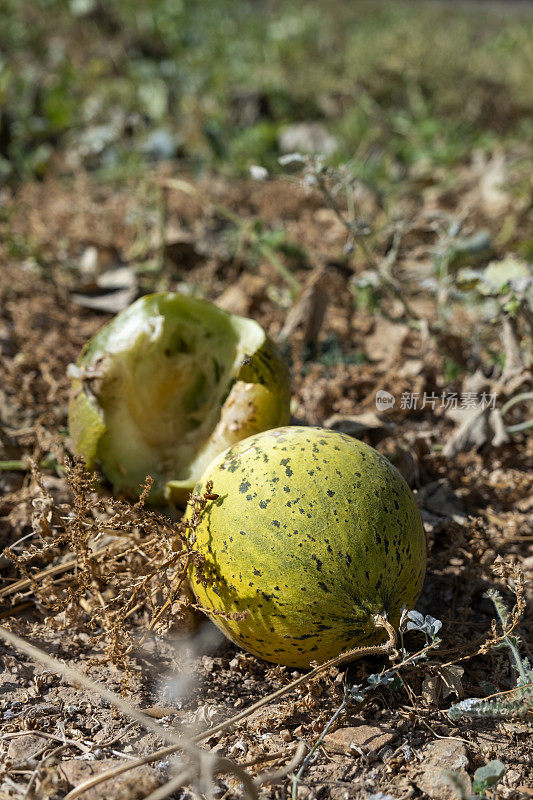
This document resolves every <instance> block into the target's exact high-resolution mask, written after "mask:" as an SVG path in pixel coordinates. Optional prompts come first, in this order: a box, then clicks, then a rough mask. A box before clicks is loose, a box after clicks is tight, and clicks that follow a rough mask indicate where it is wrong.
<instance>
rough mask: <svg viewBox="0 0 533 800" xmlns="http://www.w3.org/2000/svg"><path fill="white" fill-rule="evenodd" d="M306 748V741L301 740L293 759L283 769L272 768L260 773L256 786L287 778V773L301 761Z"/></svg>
mask: <svg viewBox="0 0 533 800" xmlns="http://www.w3.org/2000/svg"><path fill="white" fill-rule="evenodd" d="M306 750H307V745H306V743H305V742H300V743H299V744H298V747H297V748H296V752H295V753H294V755H293V757H292V758H291V760H290V761H289V762H288V763H287V764H285V766H284V767H282V768H281V769H278V770H270V772H263V774H262V775H258V776H257V778H256V779H255V783H256V786H263V785H264V784H265V783H270V784H272V783H279V782H280V781H282V780H283V778H286V777H287V775H289V774H290V773H291V772H292V771H293V770H294V769H296V767H297V766H298V764H299V763H300V761H301V760H302V759H303V757H304V755H305V751H306Z"/></svg>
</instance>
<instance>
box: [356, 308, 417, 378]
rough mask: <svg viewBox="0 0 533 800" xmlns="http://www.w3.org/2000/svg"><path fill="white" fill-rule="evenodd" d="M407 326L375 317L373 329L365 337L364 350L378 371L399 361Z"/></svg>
mask: <svg viewBox="0 0 533 800" xmlns="http://www.w3.org/2000/svg"><path fill="white" fill-rule="evenodd" d="M409 332H410V331H409V326H408V325H403V324H400V323H398V322H392V321H391V320H388V319H385V317H377V318H376V323H375V326H374V331H373V333H371V334H370V335H369V336H367V337H366V338H365V352H366V354H367V356H368V357H369V358H370V359H371V361H374V362H375V363H376V365H377V367H378V369H379V371H380V372H386V371H387V370H388V369H390V368H391V367H392V365H393V364H394V363H395V361H400V360H401V358H400V356H401V352H402V347H403V345H404V342H405V341H406V339H407V337H408V336H409Z"/></svg>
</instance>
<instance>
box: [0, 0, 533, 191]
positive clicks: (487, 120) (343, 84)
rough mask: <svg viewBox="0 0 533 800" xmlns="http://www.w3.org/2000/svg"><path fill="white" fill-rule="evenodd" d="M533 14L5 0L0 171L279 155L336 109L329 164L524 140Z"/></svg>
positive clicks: (379, 166) (377, 169)
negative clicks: (292, 137) (296, 127)
mask: <svg viewBox="0 0 533 800" xmlns="http://www.w3.org/2000/svg"><path fill="white" fill-rule="evenodd" d="M532 28H533V20H532V19H531V17H530V16H528V15H522V16H516V17H515V16H514V15H502V16H500V15H498V14H491V13H489V14H484V15H483V17H482V18H481V17H480V14H479V12H478V11H477V10H475V11H470V10H465V9H456V8H455V7H453V6H451V5H448V6H446V7H441V6H437V5H435V6H433V5H432V4H428V3H423V2H419V1H418V0H417V1H413V2H409V3H394V2H388V3H379V4H376V3H372V2H370V1H369V0H362V2H359V3H338V4H335V6H334V7H332V6H328V8H327V13H324V2H323V0H322V2H319V1H318V0H315V2H310V3H307V4H306V5H305V6H301V4H296V3H294V0H280V2H278V3H276V4H274V5H269V4H268V5H267V4H262V5H258V4H257V3H256V2H253V0H216V1H215V0H202V1H200V0H192V1H191V2H187V3H185V2H183V0H145V2H143V3H142V5H139V4H138V3H136V2H133V0H112V1H111V2H109V3H105V4H104V3H103V2H102V0H69V1H67V0H62V1H61V2H57V0H33V2H31V3H30V2H29V0H4V2H3V5H2V12H1V14H0V53H2V56H1V57H0V179H3V180H8V179H11V180H13V179H20V178H25V177H28V176H31V175H36V176H40V175H44V174H45V173H46V171H47V170H48V169H50V167H51V166H52V165H53V163H54V159H53V156H54V155H55V154H57V153H59V154H60V155H61V157H62V158H63V157H64V158H65V162H66V166H67V167H68V168H69V169H72V168H76V167H77V166H78V165H83V166H88V167H89V168H91V169H105V170H107V171H109V170H113V169H118V167H119V166H120V165H121V164H122V163H124V162H127V163H128V166H129V169H142V167H143V165H144V164H145V163H146V161H150V160H155V159H160V158H175V157H176V156H179V157H181V158H185V159H186V160H187V161H188V163H190V164H191V165H193V166H195V167H197V166H212V165H216V166H218V167H221V166H223V167H224V168H225V169H227V170H229V171H230V172H233V173H234V174H235V173H244V172H245V171H246V170H247V169H248V167H249V166H250V165H251V164H253V163H260V164H262V165H263V166H266V167H269V168H271V169H275V168H276V162H275V159H276V156H277V155H279V153H278V142H277V137H278V132H279V131H280V129H281V127H282V126H283V125H285V124H290V123H292V122H301V121H310V120H317V119H323V120H324V121H325V122H327V124H328V127H330V129H331V130H332V132H333V133H334V134H335V135H336V136H337V137H338V139H339V149H338V152H337V154H336V155H335V156H334V157H332V158H333V161H336V163H342V162H345V161H347V160H349V159H352V160H354V161H355V162H356V163H357V168H358V170H359V172H360V173H361V174H364V176H365V179H367V180H373V181H377V180H383V178H384V177H385V178H386V180H387V182H388V183H389V184H390V186H394V185H399V183H400V182H401V179H402V170H404V169H406V168H408V167H409V166H410V165H413V164H417V165H425V168H428V169H432V168H434V167H435V166H438V165H439V164H449V163H452V162H456V161H457V160H458V159H460V158H462V157H463V156H464V155H465V154H466V153H467V152H469V151H471V150H472V148H473V147H490V146H492V145H494V143H495V142H497V141H500V140H502V139H504V138H513V137H515V138H520V137H525V135H526V133H527V131H526V127H525V126H527V122H526V120H527V118H528V116H529V114H530V112H531V98H530V93H529V77H530V62H529V60H528V49H529V42H530V41H531V33H532ZM152 135H155V140H152V139H151V138H150V137H151V136H152ZM132 152H135V153H138V155H139V158H138V159H137V160H135V159H134V160H131V154H132ZM354 154H355V155H354ZM107 174H109V172H108V173H107Z"/></svg>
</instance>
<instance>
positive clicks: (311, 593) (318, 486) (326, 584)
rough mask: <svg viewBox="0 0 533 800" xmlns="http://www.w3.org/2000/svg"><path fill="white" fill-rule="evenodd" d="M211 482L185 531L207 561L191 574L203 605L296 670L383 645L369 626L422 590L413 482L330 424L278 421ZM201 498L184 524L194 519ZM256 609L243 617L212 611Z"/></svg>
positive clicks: (248, 645) (209, 473)
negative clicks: (326, 427) (357, 649)
mask: <svg viewBox="0 0 533 800" xmlns="http://www.w3.org/2000/svg"><path fill="white" fill-rule="evenodd" d="M208 481H212V482H213V488H212V489H211V494H216V495H218V498H217V499H215V500H209V501H208V502H207V505H206V507H205V509H204V511H203V512H202V513H201V516H200V522H199V524H198V525H197V527H196V529H195V530H191V531H190V533H189V536H190V540H191V542H192V543H193V546H194V548H195V549H196V550H198V551H199V552H200V553H202V554H203V556H204V557H205V565H204V570H203V576H204V578H205V579H207V580H208V581H209V582H208V583H206V582H205V581H203V580H199V579H198V577H197V576H196V575H195V573H194V572H193V571H191V575H190V579H191V585H192V588H193V590H194V592H195V594H196V597H197V599H198V601H199V603H200V604H201V605H202V607H203V608H204V609H206V610H207V611H208V612H215V613H213V614H212V616H211V618H212V620H213V622H214V623H215V624H216V625H217V626H218V627H219V628H220V630H221V631H222V632H223V633H224V634H225V635H226V636H228V637H229V638H230V639H231V640H232V641H233V642H235V643H236V644H238V645H240V646H241V647H242V648H243V649H245V650H248V651H249V652H250V653H253V654H254V655H256V656H259V657H260V658H263V659H265V660H266V661H272V662H274V663H276V664H285V665H287V666H291V667H309V666H310V664H311V662H318V663H323V662H324V661H327V660H328V659H330V658H334V657H335V656H337V655H339V654H340V653H342V652H344V651H346V650H349V649H351V648H354V647H358V646H363V645H368V644H378V643H380V642H381V641H383V639H384V638H385V637H384V632H383V630H382V629H377V628H375V627H374V625H373V623H372V616H373V615H374V614H376V613H379V614H386V615H387V617H388V619H389V621H390V622H391V623H392V624H393V625H394V626H397V625H398V622H399V618H400V614H401V611H402V608H403V607H404V606H407V607H408V608H412V607H413V606H414V604H415V602H416V600H417V598H418V595H419V594H420V591H421V588H422V583H423V581H424V574H425V565H426V542H425V535H424V529H423V526H422V520H421V518H420V514H419V511H418V508H417V506H416V503H415V499H414V497H413V494H412V493H411V491H410V489H409V487H408V486H407V484H406V482H405V481H404V479H403V478H402V476H401V475H400V473H399V472H398V471H397V470H396V468H395V467H393V466H392V464H391V463H390V462H389V461H388V460H387V459H386V458H384V457H383V456H382V455H380V454H379V453H378V452H377V451H376V450H374V449H373V448H372V447H369V446H368V445H366V444H364V443H362V442H360V441H357V440H356V439H352V438H350V437H349V436H346V435H344V434H341V433H337V432H334V431H329V430H324V429H322V428H305V427H296V426H295V427H282V428H277V429H275V430H270V431H266V432H265V433H261V434H258V435H257V436H251V437H249V438H247V439H245V440H244V441H241V442H239V443H238V444H236V445H235V446H234V447H231V448H229V449H228V450H226V451H225V452H224V453H222V454H221V455H220V456H218V458H216V459H215V460H214V461H213V463H212V464H211V465H210V466H209V467H208V468H207V469H206V471H205V472H204V474H203V476H202V479H201V481H200V482H199V483H198V484H197V486H196V487H195V491H194V494H195V495H202V494H204V493H205V492H206V484H207V482H208ZM192 510H193V498H191V500H190V501H189V506H188V508H187V511H186V515H185V519H186V520H187V519H189V520H190V518H191V514H192ZM244 611H246V612H248V616H247V617H246V618H245V619H242V620H235V619H228V618H225V617H220V616H217V615H216V612H224V613H225V614H233V613H235V612H244Z"/></svg>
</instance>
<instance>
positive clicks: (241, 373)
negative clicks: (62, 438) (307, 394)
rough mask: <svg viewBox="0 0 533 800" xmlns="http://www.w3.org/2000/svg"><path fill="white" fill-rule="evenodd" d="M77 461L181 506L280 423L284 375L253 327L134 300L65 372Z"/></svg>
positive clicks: (173, 304) (207, 308) (172, 302)
mask: <svg viewBox="0 0 533 800" xmlns="http://www.w3.org/2000/svg"><path fill="white" fill-rule="evenodd" d="M71 375H72V378H73V380H72V384H71V396H70V404H69V430H70V436H71V440H72V444H73V448H74V452H75V453H76V454H77V455H80V456H82V457H83V458H84V459H85V461H86V463H87V466H88V467H89V468H91V467H92V466H93V465H94V464H95V463H98V464H99V465H100V466H101V468H102V471H103V472H104V473H105V474H106V475H107V477H108V478H109V480H110V481H111V482H112V483H113V486H114V489H115V490H120V491H124V492H126V493H128V494H133V495H135V494H138V492H139V490H140V487H141V485H142V484H143V483H144V480H145V478H146V476H147V475H150V476H151V477H152V478H153V479H154V484H153V487H152V491H151V494H150V500H151V502H153V503H158V502H162V501H163V500H165V499H172V500H174V501H175V502H178V503H185V501H186V500H187V498H188V496H189V493H190V491H191V490H192V488H193V486H194V485H195V483H196V482H197V481H198V479H199V478H200V476H201V475H202V473H203V471H204V469H205V468H206V467H207V466H208V464H210V463H211V461H212V460H213V458H215V456H217V455H218V454H219V453H221V452H222V451H223V450H225V449H226V448H227V447H229V446H231V445H233V444H235V443H236V442H238V441H240V440H241V439H244V438H246V437H247V436H250V435H252V434H254V433H258V432H259V431H263V430H266V429H267V428H275V427H277V426H278V425H285V424H286V423H288V422H289V419H290V411H289V402H290V387H289V375H288V370H287V367H286V365H285V363H284V362H283V359H282V358H281V356H280V354H279V353H278V351H277V349H276V347H275V345H274V344H273V342H272V341H271V340H270V339H269V338H268V337H267V335H266V334H265V332H264V330H263V329H262V328H261V326H260V325H259V324H258V323H257V322H254V321H253V320H250V319H245V318H243V317H238V316H236V315H234V314H228V313H227V312H225V311H222V310H221V309H219V308H217V307H216V306H214V305H213V304H212V303H208V302H206V301H205V300H199V299H197V298H194V297H187V296H184V295H180V294H176V293H172V292H162V293H158V294H152V295H146V296H145V297H141V298H140V299H139V300H137V301H136V302H135V303H133V304H132V305H131V306H129V307H128V308H127V309H125V310H124V311H123V312H121V313H120V314H118V315H117V316H116V317H114V319H112V320H111V321H110V322H109V323H108V324H107V325H104V327H103V328H102V329H101V330H100V331H99V332H98V333H97V334H96V336H94V337H93V339H91V341H90V342H88V343H87V345H86V346H85V347H84V349H83V351H82V353H81V356H80V358H79V360H78V362H77V364H76V366H75V367H74V368H73V369H72V370H71Z"/></svg>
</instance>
